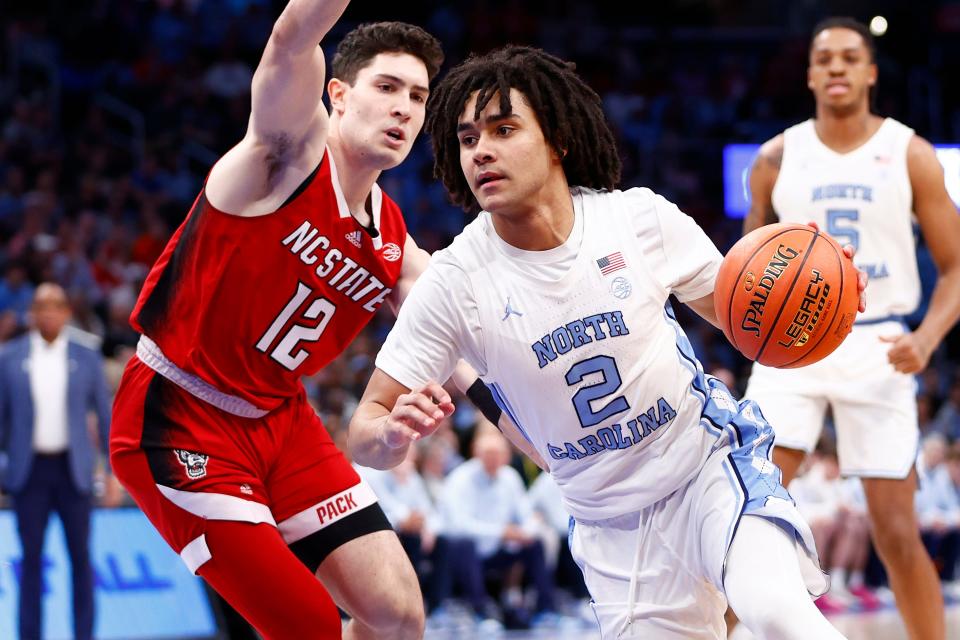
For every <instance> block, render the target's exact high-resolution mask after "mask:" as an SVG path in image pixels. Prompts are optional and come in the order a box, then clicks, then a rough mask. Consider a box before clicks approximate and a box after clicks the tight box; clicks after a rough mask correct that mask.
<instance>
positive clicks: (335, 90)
mask: <svg viewBox="0 0 960 640" xmlns="http://www.w3.org/2000/svg"><path fill="white" fill-rule="evenodd" d="M349 90H350V85H349V84H347V83H346V82H344V81H343V80H340V79H339V78H330V81H329V82H327V97H328V98H329V99H330V109H332V110H333V111H336V112H338V113H343V110H344V102H345V97H346V94H347V91H349Z"/></svg>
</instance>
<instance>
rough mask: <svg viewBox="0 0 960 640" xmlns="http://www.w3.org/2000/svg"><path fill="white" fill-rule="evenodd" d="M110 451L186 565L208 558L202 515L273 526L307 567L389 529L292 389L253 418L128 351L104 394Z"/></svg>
mask: <svg viewBox="0 0 960 640" xmlns="http://www.w3.org/2000/svg"><path fill="white" fill-rule="evenodd" d="M200 384H202V383H200ZM225 397H228V398H229V396H225ZM110 459H111V463H112V465H113V471H114V473H115V474H116V476H117V478H118V479H119V480H120V481H121V482H122V483H123V485H124V486H125V487H126V488H127V490H128V491H129V492H130V494H131V495H132V496H133V498H134V499H135V500H136V501H137V504H138V505H139V506H140V508H141V509H142V510H143V512H144V513H145V514H146V515H147V517H148V518H149V519H150V521H151V522H152V523H153V524H154V526H155V527H156V528H157V530H158V531H159V532H160V534H161V535H162V536H163V538H164V539H165V540H166V541H167V543H168V544H169V545H170V546H171V547H172V548H173V549H174V550H175V551H176V552H177V553H179V554H180V556H181V557H182V558H183V560H184V562H186V564H187V566H188V567H189V568H190V570H191V571H194V572H196V570H197V568H198V567H200V566H201V565H202V564H203V563H204V562H206V561H207V560H209V559H210V551H209V549H208V548H207V546H206V542H205V540H204V537H203V536H204V524H205V520H207V519H210V520H233V521H242V522H251V523H268V524H271V525H273V526H276V527H277V528H278V529H279V531H280V534H281V536H282V537H283V539H284V541H285V542H286V543H287V545H288V546H290V548H291V549H292V550H293V551H294V553H296V554H297V556H298V557H300V558H301V560H303V561H304V563H306V564H307V565H308V568H310V569H311V571H315V570H316V567H317V566H319V564H320V562H321V561H322V560H323V558H324V557H326V555H327V554H328V553H329V552H330V551H332V550H333V549H335V548H336V547H337V546H339V545H341V544H343V543H344V542H347V541H348V540H351V539H353V538H357V537H360V536H361V535H365V534H366V533H370V532H372V531H378V530H383V529H389V528H390V525H389V523H388V522H387V520H386V518H385V517H384V516H383V511H382V510H381V509H380V507H379V505H378V504H377V503H376V496H375V495H374V493H373V491H372V490H371V489H370V487H369V486H368V485H366V484H365V483H363V482H361V480H360V477H359V476H358V475H357V473H356V471H354V470H353V468H352V467H351V466H350V463H349V462H348V461H347V459H346V457H345V456H344V455H343V454H342V453H341V452H340V450H338V449H337V448H336V446H334V444H333V441H332V440H331V438H330V436H329V434H328V433H327V431H326V429H324V427H323V425H322V423H321V422H320V419H319V418H318V417H317V415H316V413H315V412H314V411H313V408H312V407H311V406H310V404H309V403H308V402H307V399H306V394H305V393H304V391H303V390H302V389H301V392H300V394H299V395H298V396H296V397H294V398H291V399H289V400H287V401H286V402H285V403H284V404H282V405H281V406H280V407H278V408H277V409H275V410H273V411H271V412H270V413H268V414H266V415H263V416H262V417H240V416H238V415H234V414H233V413H230V412H228V411H225V410H223V409H221V408H218V407H217V406H214V405H213V404H211V403H210V402H208V401H206V400H201V399H199V398H198V397H195V395H193V393H191V392H188V391H186V390H185V389H184V388H181V386H178V384H175V383H174V382H171V380H169V379H167V378H166V377H164V376H162V375H160V374H159V373H157V372H156V371H154V370H153V369H151V368H150V367H148V366H147V365H146V364H144V362H143V361H141V360H140V358H138V357H134V358H132V359H131V361H130V363H129V364H128V365H127V369H126V371H125V372H124V374H123V379H122V380H121V383H120V388H119V390H118V391H117V396H116V400H115V401H114V407H113V420H112V425H111V433H110Z"/></svg>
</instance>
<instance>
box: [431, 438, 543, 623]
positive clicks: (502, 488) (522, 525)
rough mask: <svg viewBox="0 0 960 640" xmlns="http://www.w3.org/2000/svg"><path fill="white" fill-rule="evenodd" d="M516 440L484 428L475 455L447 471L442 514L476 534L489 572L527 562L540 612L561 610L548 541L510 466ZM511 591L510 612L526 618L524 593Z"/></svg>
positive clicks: (463, 531)
mask: <svg viewBox="0 0 960 640" xmlns="http://www.w3.org/2000/svg"><path fill="white" fill-rule="evenodd" d="M509 460H510V445H509V444H508V443H507V441H506V439H505V438H504V437H503V436H502V435H501V434H500V433H499V432H497V431H495V430H492V429H490V430H486V429H485V430H483V431H479V432H478V434H477V436H476V439H475V440H474V443H473V457H472V458H471V459H470V460H468V461H466V462H464V463H463V464H462V465H460V466H459V467H457V468H456V469H454V470H453V471H452V472H451V473H450V475H449V476H447V480H446V483H445V485H444V490H443V499H442V503H441V505H442V507H441V513H443V515H444V518H445V521H446V522H447V525H448V530H449V531H450V532H451V533H453V534H458V535H463V536H466V537H468V538H471V539H472V540H473V541H474V542H475V543H476V545H477V552H478V553H479V554H480V557H481V559H482V561H483V570H484V573H487V572H493V571H496V572H507V571H508V570H509V569H511V568H512V567H513V566H517V565H519V566H522V568H523V573H524V576H525V577H526V578H527V579H528V580H529V581H530V583H531V584H532V585H533V587H534V589H535V590H536V593H537V601H536V607H535V609H536V613H537V614H542V613H549V612H553V611H555V607H554V599H553V582H552V581H551V579H550V576H549V574H548V572H547V567H546V559H545V556H544V551H543V543H541V542H540V540H539V539H537V537H536V536H535V535H534V531H535V522H534V520H533V509H532V508H531V506H530V501H529V499H528V497H527V491H526V488H525V487H524V485H523V480H522V479H521V478H520V474H519V473H518V472H517V471H516V470H515V469H513V468H511V467H509V466H507V463H508V462H509ZM517 595H518V594H516V592H511V591H510V590H508V592H507V594H506V596H507V597H506V599H507V604H508V608H509V609H510V611H508V614H510V613H514V614H516V615H517V616H518V617H519V618H521V619H523V618H524V617H525V615H526V611H525V610H524V607H523V605H522V604H521V602H520V601H521V600H522V598H518V597H517Z"/></svg>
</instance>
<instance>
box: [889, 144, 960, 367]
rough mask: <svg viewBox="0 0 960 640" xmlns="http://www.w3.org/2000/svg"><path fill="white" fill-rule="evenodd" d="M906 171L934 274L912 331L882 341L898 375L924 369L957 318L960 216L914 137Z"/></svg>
mask: <svg viewBox="0 0 960 640" xmlns="http://www.w3.org/2000/svg"><path fill="white" fill-rule="evenodd" d="M907 170H908V172H909V174H910V184H911V186H912V187H913V210H914V213H915V214H916V216H917V220H918V221H919V222H920V231H921V232H922V233H923V239H924V241H925V242H926V243H927V247H928V248H929V249H930V255H931V257H932V258H933V261H934V263H935V264H936V265H937V271H938V272H939V275H938V277H937V284H936V286H935V287H934V289H933V294H932V295H931V296H930V305H929V307H928V308H927V313H926V315H925V316H924V317H923V321H922V322H921V323H920V326H919V327H917V330H916V331H914V332H913V333H905V334H902V335H899V336H890V337H888V338H884V340H885V341H886V342H889V343H890V345H891V346H890V351H889V352H888V354H887V357H888V358H889V360H890V364H892V365H893V366H894V367H895V368H896V369H897V371H901V372H903V373H917V372H919V371H922V370H923V369H924V368H926V366H927V363H928V362H929V361H930V356H931V354H933V352H934V350H935V349H936V348H937V345H939V344H940V341H941V340H943V337H944V336H945V335H946V334H947V332H948V331H950V329H951V328H952V327H953V326H954V325H955V324H956V323H957V320H958V319H960V215H957V209H956V207H955V206H954V204H953V201H952V200H951V199H950V195H949V194H948V193H947V188H946V186H945V184H944V179H943V166H942V165H941V164H940V161H939V160H937V155H936V153H935V152H934V150H933V146H931V144H930V143H929V142H927V141H926V140H924V139H923V138H921V137H919V136H914V137H913V138H912V139H911V140H910V145H909V146H908V147H907Z"/></svg>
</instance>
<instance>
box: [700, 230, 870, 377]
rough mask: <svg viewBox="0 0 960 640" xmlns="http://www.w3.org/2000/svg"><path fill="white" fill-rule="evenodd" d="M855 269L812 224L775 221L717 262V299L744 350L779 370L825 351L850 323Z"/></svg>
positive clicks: (726, 329) (724, 323) (729, 331)
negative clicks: (720, 261) (718, 263)
mask: <svg viewBox="0 0 960 640" xmlns="http://www.w3.org/2000/svg"><path fill="white" fill-rule="evenodd" d="M859 299H860V296H859V294H858V293H857V270H856V268H855V267H854V266H853V261H852V260H850V259H849V258H847V256H846V255H844V253H843V250H842V249H841V248H840V245H839V244H837V242H836V241H835V240H834V239H833V238H831V237H829V236H827V235H825V234H823V233H820V232H819V231H818V230H816V229H814V228H813V227H809V226H806V225H799V224H786V223H778V224H771V225H767V226H764V227H760V228H759V229H756V230H754V231H752V232H750V233H748V234H747V235H745V236H744V237H743V238H741V239H740V240H739V242H737V243H736V244H735V245H733V248H732V249H730V252H729V253H727V256H726V257H725V258H724V259H723V264H721V265H720V272H719V273H718V274H717V285H716V288H715V290H714V297H713V300H714V305H715V307H716V311H717V317H718V318H719V319H720V325H721V327H722V329H723V333H724V334H725V335H726V336H727V339H728V340H729V341H730V343H731V344H733V346H734V347H736V348H737V349H738V350H739V351H740V353H742V354H743V355H745V356H746V357H747V358H749V359H751V360H756V361H757V362H759V363H760V364H764V365H767V366H770V367H779V368H781V369H790V368H793V367H802V366H804V365H808V364H811V363H813V362H816V361H817V360H820V359H822V358H825V357H826V356H828V355H829V354H830V353H831V352H833V350H834V349H836V348H837V346H838V345H839V344H840V343H841V342H843V339H844V338H846V337H847V334H848V333H850V330H851V329H852V328H853V320H854V318H855V317H856V315H857V306H858V304H859Z"/></svg>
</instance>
